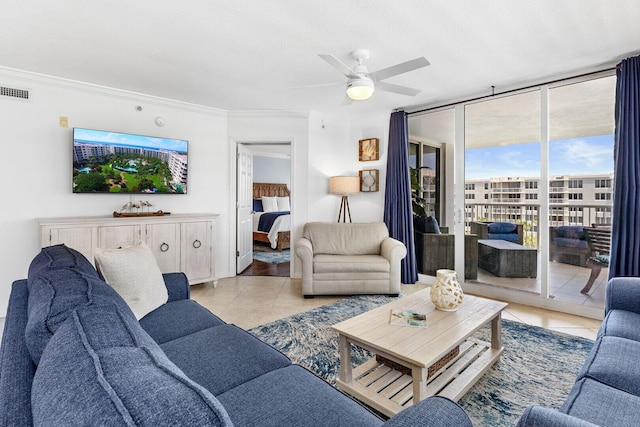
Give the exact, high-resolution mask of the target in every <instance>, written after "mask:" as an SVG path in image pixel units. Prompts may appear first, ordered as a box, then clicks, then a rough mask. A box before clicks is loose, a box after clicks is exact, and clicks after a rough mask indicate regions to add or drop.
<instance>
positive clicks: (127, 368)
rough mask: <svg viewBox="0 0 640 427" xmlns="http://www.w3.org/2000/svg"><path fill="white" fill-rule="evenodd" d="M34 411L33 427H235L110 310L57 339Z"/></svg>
mask: <svg viewBox="0 0 640 427" xmlns="http://www.w3.org/2000/svg"><path fill="white" fill-rule="evenodd" d="M105 331H108V332H105ZM70 361H72V363H70ZM32 410H33V421H34V425H140V426H170V425H212V426H231V425H232V424H231V422H230V420H229V418H228V415H227V413H226V411H225V410H224V408H223V407H222V406H221V405H220V402H218V401H217V399H216V398H215V397H213V396H212V395H211V394H210V393H209V392H207V390H205V389H204V388H203V387H201V386H200V385H198V384H196V383H195V382H193V381H192V380H190V379H189V378H187V377H186V376H185V375H184V373H182V372H181V371H180V370H179V369H178V368H177V367H176V366H175V365H174V364H173V363H171V362H170V361H169V360H168V359H167V357H166V356H165V355H164V353H163V352H162V351H161V350H160V348H159V347H158V345H157V344H156V343H155V342H154V341H153V340H152V339H151V337H149V336H148V335H147V334H146V333H145V332H144V330H143V329H142V328H141V327H140V326H139V325H138V322H137V321H136V320H135V319H133V318H132V317H131V316H130V315H129V314H123V313H121V312H120V311H119V310H116V309H113V308H112V307H97V306H90V307H85V308H81V309H78V310H76V311H74V312H73V313H72V314H71V315H70V316H69V318H68V319H67V320H66V321H65V322H64V324H63V325H62V326H61V327H60V328H59V330H58V331H57V333H56V334H55V335H54V336H53V337H52V338H51V341H50V342H49V345H48V346H47V347H46V349H45V351H44V353H43V355H42V359H41V363H40V365H39V366H38V370H37V371H36V374H35V376H34V380H33V387H32Z"/></svg>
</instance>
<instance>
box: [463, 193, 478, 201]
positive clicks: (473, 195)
mask: <svg viewBox="0 0 640 427" xmlns="http://www.w3.org/2000/svg"><path fill="white" fill-rule="evenodd" d="M464 198H465V199H466V200H474V199H475V198H476V195H475V194H465V195H464Z"/></svg>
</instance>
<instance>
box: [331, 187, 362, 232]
mask: <svg viewBox="0 0 640 427" xmlns="http://www.w3.org/2000/svg"><path fill="white" fill-rule="evenodd" d="M358 192H360V177H359V176H332V177H331V178H329V193H331V194H339V195H341V196H342V201H341V202H340V212H338V222H347V215H349V222H351V209H349V194H355V193H358Z"/></svg>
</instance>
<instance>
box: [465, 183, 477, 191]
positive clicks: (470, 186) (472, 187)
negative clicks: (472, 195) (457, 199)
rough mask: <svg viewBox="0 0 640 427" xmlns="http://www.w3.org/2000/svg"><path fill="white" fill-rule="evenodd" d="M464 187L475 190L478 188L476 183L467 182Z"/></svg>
mask: <svg viewBox="0 0 640 427" xmlns="http://www.w3.org/2000/svg"><path fill="white" fill-rule="evenodd" d="M464 189H465V190H475V189H476V185H475V184H465V185H464Z"/></svg>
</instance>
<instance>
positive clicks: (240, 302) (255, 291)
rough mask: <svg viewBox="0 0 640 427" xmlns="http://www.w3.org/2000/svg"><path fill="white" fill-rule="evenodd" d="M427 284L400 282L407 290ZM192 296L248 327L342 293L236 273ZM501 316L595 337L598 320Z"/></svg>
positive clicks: (527, 312)
mask: <svg viewBox="0 0 640 427" xmlns="http://www.w3.org/2000/svg"><path fill="white" fill-rule="evenodd" d="M428 286H429V285H425V284H422V283H416V284H415V285H402V292H403V293H405V294H409V293H412V292H415V291H418V290H420V289H424V288H425V287H428ZM191 298H192V299H194V300H195V301H197V302H198V303H200V304H202V305H203V306H205V307H207V308H208V309H209V310H211V311H212V312H213V313H215V314H216V315H218V316H219V317H221V318H222V319H223V320H224V321H226V322H228V323H234V324H236V325H238V326H240V327H241V328H244V329H249V328H252V327H255V326H258V325H262V324H265V323H269V322H272V321H274V320H278V319H281V318H283V317H287V316H290V315H292V314H295V313H299V312H303V311H307V310H310V309H312V308H314V307H318V306H321V305H324V304H328V303H331V302H333V301H337V300H339V299H341V298H344V297H315V298H310V299H305V298H303V297H302V290H301V283H300V280H299V279H290V278H288V277H268V276H236V277H231V278H225V279H221V280H220V281H219V282H218V287H217V288H214V287H213V283H203V284H199V285H194V286H192V287H191ZM503 318H504V319H509V320H515V321H518V322H523V323H528V324H531V325H536V326H542V327H544V328H547V329H552V330H554V331H558V332H562V333H566V334H570V335H576V336H581V337H585V338H589V339H595V336H596V333H597V332H598V328H599V327H600V323H601V322H600V321H599V320H594V319H588V318H585V317H580V316H574V315H571V314H566V313H560V312H556V311H550V310H545V309H541V308H536V307H529V306H526V305H522V304H514V303H510V304H509V307H507V309H506V310H505V311H504V312H503Z"/></svg>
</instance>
